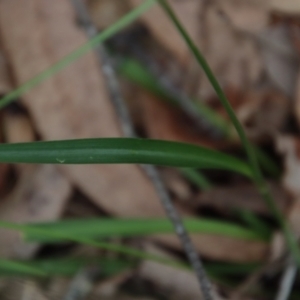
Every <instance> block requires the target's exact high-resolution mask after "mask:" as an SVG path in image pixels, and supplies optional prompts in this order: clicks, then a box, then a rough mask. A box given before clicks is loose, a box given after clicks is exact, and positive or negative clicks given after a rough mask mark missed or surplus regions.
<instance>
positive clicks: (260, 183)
mask: <svg viewBox="0 0 300 300" xmlns="http://www.w3.org/2000/svg"><path fill="white" fill-rule="evenodd" d="M157 1H158V2H159V3H160V5H161V7H162V8H163V9H164V11H165V12H166V14H167V15H168V16H169V18H170V19H171V20H172V22H173V23H174V25H175V26H176V28H177V30H178V31H179V32H180V34H181V36H182V37H183V38H184V40H185V42H186V43H187V45H188V47H189V49H190V50H191V51H192V53H193V55H194V56H195V58H196V60H197V62H198V63H199V65H200V66H201V67H202V69H203V71H204V72H205V74H206V76H207V78H208V80H209V81H210V83H211V85H212V86H213V88H214V90H215V92H216V94H217V95H218V97H219V99H220V101H221V103H222V105H223V107H224V108H225V110H226V111H227V113H228V115H229V117H230V119H231V121H232V123H233V125H234V127H235V129H236V131H237V133H238V135H239V137H240V139H241V142H242V144H243V146H244V148H245V151H246V153H247V156H248V159H249V162H250V164H251V166H252V171H253V180H254V181H255V184H256V186H257V188H258V190H259V192H260V193H261V195H262V197H263V199H264V201H265V203H266V205H267V206H268V208H269V209H270V211H271V212H272V213H273V215H274V217H275V218H276V219H277V222H278V223H279V225H280V227H281V228H282V231H283V233H284V236H285V239H286V242H287V244H288V246H289V249H290V251H291V253H292V254H293V256H294V257H295V260H296V262H297V264H298V265H300V252H299V249H298V246H297V242H296V240H295V238H294V236H293V234H292V232H291V230H290V228H289V226H288V224H287V222H286V221H285V219H284V217H283V215H282V214H281V212H280V210H279V208H278V206H277V205H276V203H275V202H274V200H273V198H272V195H271V193H270V190H269V188H268V186H267V184H266V182H265V180H264V177H263V175H262V172H261V170H260V166H259V163H258V160H257V158H256V155H255V151H254V148H253V146H252V145H251V143H250V141H249V139H248V138H247V136H246V133H245V131H244V129H243V126H242V124H241V123H240V121H239V120H238V118H237V117H236V115H235V113H234V110H233V108H232V107H231V105H230V103H229V101H228V99H227V97H226V95H225V93H224V91H223V90H222V88H221V86H220V84H219V83H218V81H217V79H216V77H215V76H214V74H213V72H212V70H211V69H210V67H209V65H208V63H207V61H206V59H205V58H204V56H203V55H202V53H201V52H200V50H199V49H198V47H197V46H196V45H195V43H194V42H193V41H192V39H191V38H190V36H189V34H188V33H187V31H186V30H185V29H184V27H183V26H182V24H181V23H180V21H179V19H178V18H177V16H176V15H175V13H174V12H173V10H172V8H171V7H170V5H169V4H168V2H167V1H166V0H157Z"/></svg>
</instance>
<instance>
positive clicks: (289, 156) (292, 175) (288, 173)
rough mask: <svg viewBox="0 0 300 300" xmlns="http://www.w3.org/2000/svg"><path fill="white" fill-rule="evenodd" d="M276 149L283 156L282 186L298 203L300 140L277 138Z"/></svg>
mask: <svg viewBox="0 0 300 300" xmlns="http://www.w3.org/2000/svg"><path fill="white" fill-rule="evenodd" d="M277 148H278V151H279V152H280V153H281V154H283V155H284V166H285V172H284V176H283V185H284V187H285V188H286V189H287V190H288V192H290V193H291V195H292V196H293V198H294V199H296V200H297V201H300V184H299V178H300V152H299V149H300V140H299V139H297V138H294V137H291V136H279V137H277Z"/></svg>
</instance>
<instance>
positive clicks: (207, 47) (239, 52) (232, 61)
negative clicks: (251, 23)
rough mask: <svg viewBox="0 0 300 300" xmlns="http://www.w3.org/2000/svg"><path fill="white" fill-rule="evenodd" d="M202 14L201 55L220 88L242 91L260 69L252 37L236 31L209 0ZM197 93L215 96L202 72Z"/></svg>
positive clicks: (203, 95) (217, 7) (217, 6)
mask: <svg viewBox="0 0 300 300" xmlns="http://www.w3.org/2000/svg"><path fill="white" fill-rule="evenodd" d="M203 16H204V17H203V18H202V19H201V24H200V25H199V26H201V28H202V31H201V32H202V34H201V36H200V37H199V44H200V49H201V50H202V54H203V55H204V57H205V58H206V59H207V61H208V63H209V65H210V67H211V69H212V71H213V73H214V74H215V75H216V77H217V79H218V81H219V82H220V84H221V85H222V86H223V87H228V86H232V87H234V88H236V89H238V90H245V88H247V87H249V86H251V85H252V84H254V83H255V82H256V81H257V80H258V79H259V77H260V75H261V72H262V67H261V59H260V55H259V52H258V49H257V46H256V44H255V42H254V40H253V39H252V38H251V37H250V36H248V35H242V34H239V33H237V32H236V30H234V28H233V27H232V26H231V24H230V22H228V20H227V19H226V18H224V16H222V14H220V7H219V5H217V4H215V3H214V2H213V1H211V2H208V4H207V6H206V9H205V12H203ZM199 94H200V96H201V97H202V98H203V99H204V100H205V99H207V98H209V97H211V96H213V95H215V93H214V90H213V88H212V87H211V85H210V83H209V81H208V80H207V79H206V77H205V76H204V74H203V75H202V76H201V78H200V86H199Z"/></svg>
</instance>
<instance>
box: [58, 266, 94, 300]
mask: <svg viewBox="0 0 300 300" xmlns="http://www.w3.org/2000/svg"><path fill="white" fill-rule="evenodd" d="M99 274H100V270H99V269H98V268H93V267H87V268H85V269H83V270H80V271H79V272H78V273H77V275H76V276H75V277H74V278H73V280H72V282H71V284H70V286H69V289H68V291H67V294H66V296H65V297H64V298H63V300H83V299H85V298H86V297H87V296H88V294H89V293H90V292H91V290H92V288H93V283H94V281H95V279H96V278H97V277H98V276H99Z"/></svg>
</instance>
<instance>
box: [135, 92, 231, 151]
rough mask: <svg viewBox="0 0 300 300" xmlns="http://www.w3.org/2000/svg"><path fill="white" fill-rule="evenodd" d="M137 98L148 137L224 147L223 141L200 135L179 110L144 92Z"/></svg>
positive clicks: (204, 134) (211, 146)
mask: <svg viewBox="0 0 300 300" xmlns="http://www.w3.org/2000/svg"><path fill="white" fill-rule="evenodd" d="M139 98H140V103H141V110H142V111H141V114H142V115H143V121H144V126H145V129H146V132H147V135H148V136H149V137H151V138H153V139H162V140H171V141H179V142H185V143H192V144H198V145H201V146H205V147H210V148H216V147H218V146H221V145H224V143H225V142H224V141H222V142H221V143H218V141H214V140H213V139H211V138H209V136H208V135H207V134H206V133H203V134H200V133H199V131H197V129H196V126H195V125H194V124H193V123H192V122H191V121H190V120H189V119H188V117H186V116H185V115H184V114H183V113H182V112H181V111H180V110H179V109H176V108H174V107H172V106H171V105H168V104H167V103H164V102H163V101H162V100H159V99H157V97H155V96H153V95H151V94H149V93H147V92H144V91H141V92H140V93H139Z"/></svg>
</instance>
